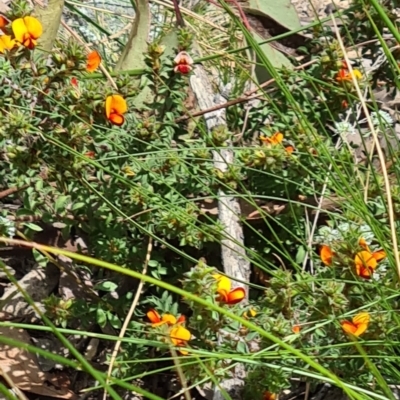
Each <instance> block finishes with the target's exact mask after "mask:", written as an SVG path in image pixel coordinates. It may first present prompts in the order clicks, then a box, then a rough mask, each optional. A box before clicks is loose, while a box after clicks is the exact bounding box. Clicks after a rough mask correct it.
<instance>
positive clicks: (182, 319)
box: [176, 315, 186, 324]
mask: <svg viewBox="0 0 400 400" xmlns="http://www.w3.org/2000/svg"><path fill="white" fill-rule="evenodd" d="M185 321H186V317H185V316H184V315H181V316H179V318H178V320H177V321H176V323H177V324H183V323H184V322H185Z"/></svg>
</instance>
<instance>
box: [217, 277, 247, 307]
mask: <svg viewBox="0 0 400 400" xmlns="http://www.w3.org/2000/svg"><path fill="white" fill-rule="evenodd" d="M213 278H214V279H216V280H217V293H218V295H219V296H218V301H220V302H221V303H226V304H230V305H232V304H237V303H240V302H241V301H242V300H243V299H244V298H245V297H246V291H245V290H244V288H242V287H237V288H235V289H233V290H232V283H231V280H230V279H229V278H227V277H226V276H224V275H220V274H214V275H213Z"/></svg>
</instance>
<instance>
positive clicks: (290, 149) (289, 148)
mask: <svg viewBox="0 0 400 400" xmlns="http://www.w3.org/2000/svg"><path fill="white" fill-rule="evenodd" d="M285 150H286V151H287V152H288V153H289V154H292V153H293V152H294V147H293V146H287V147H285Z"/></svg>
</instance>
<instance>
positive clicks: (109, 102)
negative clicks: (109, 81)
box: [106, 96, 113, 118]
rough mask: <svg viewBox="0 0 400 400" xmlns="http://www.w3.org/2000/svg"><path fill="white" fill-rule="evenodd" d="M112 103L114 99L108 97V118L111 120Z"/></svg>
mask: <svg viewBox="0 0 400 400" xmlns="http://www.w3.org/2000/svg"><path fill="white" fill-rule="evenodd" d="M112 101H113V97H112V96H107V98H106V116H107V118H110V114H111V105H112Z"/></svg>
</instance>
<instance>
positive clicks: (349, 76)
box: [336, 68, 362, 82]
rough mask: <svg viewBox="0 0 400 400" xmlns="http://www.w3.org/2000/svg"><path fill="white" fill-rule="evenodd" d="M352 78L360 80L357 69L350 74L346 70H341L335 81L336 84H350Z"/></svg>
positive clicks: (360, 76)
mask: <svg viewBox="0 0 400 400" xmlns="http://www.w3.org/2000/svg"><path fill="white" fill-rule="evenodd" d="M352 76H354V77H355V78H356V79H357V80H360V79H362V73H361V72H360V71H359V70H358V69H353V72H352V73H350V71H349V70H347V69H346V68H342V69H340V70H339V72H338V73H337V75H336V80H337V81H338V82H345V81H347V82H351V81H352V80H353V79H352Z"/></svg>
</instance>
